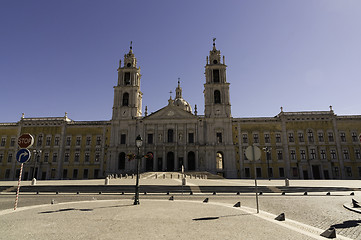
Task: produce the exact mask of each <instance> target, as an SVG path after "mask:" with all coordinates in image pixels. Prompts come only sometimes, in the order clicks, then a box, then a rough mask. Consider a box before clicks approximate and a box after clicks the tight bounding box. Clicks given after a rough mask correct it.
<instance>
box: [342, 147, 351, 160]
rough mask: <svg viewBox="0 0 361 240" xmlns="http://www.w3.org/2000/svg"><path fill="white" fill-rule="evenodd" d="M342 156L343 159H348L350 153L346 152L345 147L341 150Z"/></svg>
mask: <svg viewBox="0 0 361 240" xmlns="http://www.w3.org/2000/svg"><path fill="white" fill-rule="evenodd" d="M343 158H344V159H350V155H349V154H348V150H347V149H345V150H343Z"/></svg>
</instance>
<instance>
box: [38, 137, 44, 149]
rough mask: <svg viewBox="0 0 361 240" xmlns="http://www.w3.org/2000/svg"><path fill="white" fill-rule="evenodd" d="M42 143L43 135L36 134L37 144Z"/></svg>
mask: <svg viewBox="0 0 361 240" xmlns="http://www.w3.org/2000/svg"><path fill="white" fill-rule="evenodd" d="M42 145H43V135H39V136H38V146H42Z"/></svg>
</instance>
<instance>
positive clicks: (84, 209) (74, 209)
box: [38, 204, 133, 214]
mask: <svg viewBox="0 0 361 240" xmlns="http://www.w3.org/2000/svg"><path fill="white" fill-rule="evenodd" d="M130 206H133V204H132V205H115V206H107V207H97V208H79V209H76V208H62V209H59V210H53V211H45V212H39V213H38V214H46V213H58V212H67V211H81V212H92V211H93V210H94V209H101V208H119V207H130Z"/></svg>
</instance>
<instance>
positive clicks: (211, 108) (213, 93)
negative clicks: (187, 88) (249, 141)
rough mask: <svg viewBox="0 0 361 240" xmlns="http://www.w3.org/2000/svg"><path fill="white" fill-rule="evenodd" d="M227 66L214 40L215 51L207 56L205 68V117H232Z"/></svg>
mask: <svg viewBox="0 0 361 240" xmlns="http://www.w3.org/2000/svg"><path fill="white" fill-rule="evenodd" d="M226 68H227V66H226V64H225V58H224V56H223V62H222V63H221V52H220V51H219V50H217V49H216V39H215V38H213V49H212V50H211V51H210V52H209V57H208V56H207V62H206V66H205V75H206V83H205V84H204V91H203V93H204V104H205V106H204V115H205V117H223V118H230V117H231V103H230V96H229V83H228V82H227V77H226Z"/></svg>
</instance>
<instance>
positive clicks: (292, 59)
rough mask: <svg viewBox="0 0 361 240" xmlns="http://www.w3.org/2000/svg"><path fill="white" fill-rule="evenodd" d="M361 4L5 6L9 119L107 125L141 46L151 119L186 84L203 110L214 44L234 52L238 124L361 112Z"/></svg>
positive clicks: (1, 81) (1, 20)
mask: <svg viewBox="0 0 361 240" xmlns="http://www.w3.org/2000/svg"><path fill="white" fill-rule="evenodd" d="M360 12H361V1H350V0H343V1H335V0H323V1H321V0H320V1H317V0H312V1H310V0H302V1H301V0H299V1H288V0H283V1H280V0H279V1H269V0H264V1H261V0H249V1H246V0H243V1H241V0H237V1H231V0H228V1H201V0H199V1H191V0H185V1H166V0H163V1H112V0H106V1H91V0H84V1H83V0H74V1H52V0H46V1H41V0H32V1H30V0H23V1H21V0H19V1H11V0H1V1H0V33H1V34H0V111H1V115H0V122H16V121H18V120H20V117H21V113H23V112H24V113H25V117H47V116H64V112H68V116H69V117H70V118H71V119H74V120H109V119H111V114H112V105H113V94H114V93H113V86H114V85H116V83H117V71H116V70H117V67H118V62H119V59H123V56H124V54H125V53H127V52H128V51H129V44H130V41H133V51H134V53H135V55H136V57H137V59H138V65H139V66H140V67H141V74H142V79H141V90H142V92H143V113H144V108H145V106H148V112H154V111H157V110H158V109H160V108H162V107H164V106H165V105H166V104H167V100H168V99H169V91H173V97H174V95H175V93H174V92H175V91H174V90H175V88H176V87H177V79H178V78H180V79H181V86H182V88H183V97H184V98H185V99H186V100H187V101H188V102H189V103H190V104H191V105H192V107H193V108H194V105H195V104H197V106H198V113H199V114H203V110H204V107H203V106H204V95H203V84H204V83H205V77H204V66H205V64H206V56H207V55H208V54H209V51H210V50H211V48H212V38H213V37H216V38H217V41H216V46H217V48H218V49H220V50H221V53H222V55H225V57H226V64H227V66H228V69H227V80H228V82H230V84H231V85H230V88H231V90H230V94H231V104H232V115H233V117H253V116H254V117H256V116H270V117H272V116H275V115H277V114H278V113H279V111H280V107H281V106H283V109H284V111H289V112H290V111H310V110H312V111H313V110H315V111H316V110H328V109H329V105H332V106H333V109H334V111H335V113H336V114H338V115H350V114H357V115H359V114H361V101H360V100H359V99H360V92H361V91H360V89H361V79H360V78H361V77H360V76H361V14H360Z"/></svg>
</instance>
